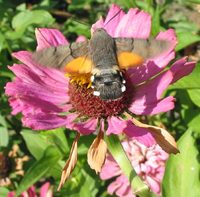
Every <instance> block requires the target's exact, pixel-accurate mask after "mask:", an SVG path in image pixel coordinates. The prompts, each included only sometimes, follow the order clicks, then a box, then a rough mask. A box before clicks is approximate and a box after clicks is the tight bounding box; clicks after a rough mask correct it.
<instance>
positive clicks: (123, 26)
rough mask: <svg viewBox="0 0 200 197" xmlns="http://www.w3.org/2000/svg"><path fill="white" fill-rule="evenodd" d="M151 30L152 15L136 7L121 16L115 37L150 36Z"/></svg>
mask: <svg viewBox="0 0 200 197" xmlns="http://www.w3.org/2000/svg"><path fill="white" fill-rule="evenodd" d="M150 31H151V16H150V15H149V14H148V13H146V12H144V11H140V10H138V9H137V8H135V9H130V10H129V11H128V13H127V14H126V15H124V16H123V18H121V20H120V22H119V24H118V26H117V28H116V31H115V34H114V37H132V38H148V37H149V34H150Z"/></svg>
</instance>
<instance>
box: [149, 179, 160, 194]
mask: <svg viewBox="0 0 200 197" xmlns="http://www.w3.org/2000/svg"><path fill="white" fill-rule="evenodd" d="M146 181H147V183H148V185H149V186H150V188H151V190H152V191H153V192H154V193H156V194H159V193H160V184H159V183H158V182H157V181H155V180H154V179H153V178H152V177H150V176H146Z"/></svg>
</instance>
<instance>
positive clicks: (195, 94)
mask: <svg viewBox="0 0 200 197" xmlns="http://www.w3.org/2000/svg"><path fill="white" fill-rule="evenodd" d="M188 94H189V96H190V99H191V100H192V102H193V103H194V104H195V105H197V106H198V107H200V89H198V90H188Z"/></svg>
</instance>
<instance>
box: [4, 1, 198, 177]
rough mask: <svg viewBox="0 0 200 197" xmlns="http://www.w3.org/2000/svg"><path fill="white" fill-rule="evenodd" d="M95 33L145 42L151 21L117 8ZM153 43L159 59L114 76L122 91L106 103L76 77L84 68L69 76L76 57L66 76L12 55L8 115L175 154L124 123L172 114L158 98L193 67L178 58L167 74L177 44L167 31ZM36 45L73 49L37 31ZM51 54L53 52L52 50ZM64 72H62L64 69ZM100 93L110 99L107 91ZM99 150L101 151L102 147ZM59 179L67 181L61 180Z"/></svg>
mask: <svg viewBox="0 0 200 197" xmlns="http://www.w3.org/2000/svg"><path fill="white" fill-rule="evenodd" d="M99 28H101V29H104V30H105V31H106V32H107V33H108V34H109V35H110V36H111V37H113V38H116V37H123V38H141V39H146V38H148V37H149V36H150V31H151V16H150V15H149V14H147V13H146V12H144V11H140V10H138V9H137V8H134V9H130V10H129V11H128V13H127V14H126V13H124V12H123V11H122V10H121V9H120V8H119V7H118V6H117V5H112V6H111V8H110V10H109V12H108V15H107V17H106V19H105V20H103V19H102V18H101V19H99V20H98V21H97V22H96V23H95V24H93V26H92V28H91V32H92V35H94V32H96V31H97V30H98V29H99ZM155 39H156V40H163V41H166V42H168V43H169V46H168V47H167V49H166V50H165V51H164V52H163V53H161V54H159V55H157V56H155V57H153V58H151V59H147V60H146V61H145V62H144V63H141V61H139V60H138V61H139V62H140V64H141V65H139V66H134V67H133V68H130V69H128V70H126V71H123V72H122V71H121V70H120V71H119V72H120V73H121V75H123V78H124V79H125V80H126V83H125V86H124V87H122V91H123V92H124V94H123V96H122V97H120V98H119V99H117V100H109V101H107V100H106V101H105V100H104V99H102V98H100V97H99V95H98V94H99V93H98V92H95V91H94V90H93V87H92V85H91V83H92V79H91V73H88V72H86V71H85V73H84V72H82V71H84V67H81V66H80V67H79V73H78V74H77V73H73V70H74V68H75V67H76V66H77V65H78V64H79V63H80V61H82V59H81V57H79V58H76V59H75V61H73V63H72V64H71V62H70V63H69V64H71V65H73V66H74V67H73V66H72V67H71V71H72V73H68V72H67V73H66V72H64V71H61V70H59V69H54V68H50V67H48V65H46V66H45V65H43V66H42V65H40V64H39V63H38V61H37V59H34V58H33V54H32V53H31V52H28V51H19V52H16V53H13V56H14V57H15V58H17V59H18V60H20V61H21V62H22V63H21V64H14V65H13V66H11V67H9V68H10V70H11V71H12V72H13V73H14V74H15V75H16V78H15V79H14V81H13V82H9V83H7V85H6V87H5V89H6V94H7V95H8V96H9V102H10V105H11V107H12V114H13V115H15V114H17V113H20V112H21V113H22V115H23V116H22V117H23V118H22V122H23V124H24V125H25V126H27V127H30V128H32V129H34V130H47V129H54V128H58V127H66V128H69V129H73V130H77V131H78V132H79V133H81V134H83V135H88V134H91V133H93V132H95V131H96V130H99V128H101V129H100V131H103V132H105V133H106V134H107V135H109V134H116V135H118V134H121V133H125V134H126V135H128V136H130V137H134V138H135V139H136V140H138V141H139V142H141V143H143V144H145V145H146V146H151V145H153V144H155V140H159V144H161V145H162V144H164V145H163V146H162V148H163V149H164V150H165V151H167V152H173V153H176V152H177V147H176V143H175V141H174V139H173V137H172V136H171V135H170V134H168V133H167V131H166V130H164V129H159V128H158V127H153V126H148V125H145V124H141V123H138V122H137V120H136V119H132V118H130V117H129V116H126V118H124V117H125V116H124V115H126V114H127V113H125V112H127V111H129V112H130V113H131V114H135V115H154V114H158V113H161V112H166V111H169V110H171V109H173V108H174V102H175V99H174V97H173V96H168V97H166V98H162V94H163V92H164V91H165V90H166V89H167V87H168V86H169V85H171V84H173V83H174V82H175V81H177V80H179V79H180V78H182V77H184V76H185V75H188V74H189V73H190V72H191V71H192V70H193V68H194V66H195V63H194V62H187V58H182V59H179V60H178V61H176V62H175V63H173V64H172V66H171V68H170V69H168V70H164V69H165V68H166V66H167V65H168V64H169V62H170V61H171V60H172V59H173V58H174V56H175V53H174V48H175V46H176V42H177V41H176V36H175V32H174V30H172V29H169V30H167V31H164V32H160V33H159V34H158V35H157V37H156V38H155ZM36 40H37V51H38V50H43V49H47V48H49V47H58V46H60V45H65V46H67V47H68V48H73V46H77V45H69V42H68V41H67V40H66V38H65V37H64V36H63V35H62V33H61V32H59V31H58V30H56V29H44V28H42V29H37V30H36ZM83 40H84V39H83V37H79V38H78V39H77V42H83ZM86 42H87V41H86ZM88 42H89V41H88ZM80 46H81V44H80ZM95 47H99V46H97V45H96V46H95ZM51 49H55V51H56V50H57V49H58V48H51ZM94 49H95V48H94ZM82 52H84V49H83V50H82ZM44 56H45V53H44ZM73 57H75V55H74V54H70V55H68V56H67V57H66V58H73ZM134 57H135V56H134ZM54 59H55V58H54ZM93 59H94V58H93ZM105 60H106V59H105ZM105 60H104V61H105ZM119 60H120V59H119ZM56 61H57V60H56ZM60 61H61V60H60ZM63 61H65V60H63ZM138 61H137V62H138ZM61 62H62V61H61ZM125 62H126V59H125ZM50 64H52V62H50ZM82 64H83V65H85V64H87V65H90V64H91V61H90V60H88V59H84V61H82ZM82 64H81V65H82ZM53 66H54V67H56V66H57V65H53ZM90 67H91V65H90ZM117 69H119V67H117ZM65 70H66V71H67V68H66V69H65ZM117 88H119V87H117ZM106 91H107V94H110V93H109V89H106ZM130 113H129V114H130ZM102 140H103V135H102V133H101V134H100V135H99V136H98V140H97V142H98V143H99V144H95V147H96V148H95V149H94V146H93V147H92V151H89V152H90V153H93V154H94V155H95V154H97V153H98V154H99V153H101V151H96V149H97V148H99V147H101V148H102V145H103V144H104V143H103V142H102ZM100 142H101V145H100ZM103 150H106V147H105V146H104V147H103ZM75 152H77V151H76V149H75V148H74V152H73V151H72V154H71V155H74V154H73V153H75ZM103 152H104V153H105V152H106V151H103ZM94 155H93V156H94ZM89 158H95V157H89ZM101 158H102V161H101V163H103V158H104V157H103V156H102V157H101ZM75 160H76V159H74V161H75ZM89 163H94V162H89ZM69 164H70V162H69ZM66 167H67V168H70V172H71V170H73V167H74V163H73V165H71V166H66ZM92 168H94V167H92ZM98 169H99V167H98ZM63 177H67V176H64V175H63Z"/></svg>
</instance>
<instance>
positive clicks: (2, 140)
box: [0, 126, 9, 147]
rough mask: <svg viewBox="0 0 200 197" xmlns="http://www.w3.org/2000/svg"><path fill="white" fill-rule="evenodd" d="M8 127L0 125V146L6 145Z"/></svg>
mask: <svg viewBox="0 0 200 197" xmlns="http://www.w3.org/2000/svg"><path fill="white" fill-rule="evenodd" d="M8 140H9V136H8V129H7V128H6V127H3V126H0V147H1V146H3V147H6V146H7V145H8Z"/></svg>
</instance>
